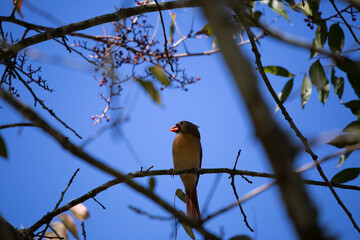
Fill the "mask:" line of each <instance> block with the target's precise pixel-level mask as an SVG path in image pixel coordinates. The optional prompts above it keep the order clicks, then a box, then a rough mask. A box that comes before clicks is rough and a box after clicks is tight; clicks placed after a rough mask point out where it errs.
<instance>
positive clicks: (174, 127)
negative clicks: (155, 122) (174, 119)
mask: <svg viewBox="0 0 360 240" xmlns="http://www.w3.org/2000/svg"><path fill="white" fill-rule="evenodd" d="M170 132H175V133H178V132H179V127H178V126H176V125H175V126H173V127H171V128H170Z"/></svg>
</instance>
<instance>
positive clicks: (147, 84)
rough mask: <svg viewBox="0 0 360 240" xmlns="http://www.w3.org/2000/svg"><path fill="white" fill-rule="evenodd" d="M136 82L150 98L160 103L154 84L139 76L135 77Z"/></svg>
mask: <svg viewBox="0 0 360 240" xmlns="http://www.w3.org/2000/svg"><path fill="white" fill-rule="evenodd" d="M136 81H137V82H138V83H140V85H141V86H142V87H143V89H144V90H145V91H146V92H147V93H148V94H149V96H150V97H151V99H152V100H154V102H156V103H157V104H159V105H161V99H160V94H159V92H158V91H157V90H156V89H155V87H154V84H153V83H152V82H150V81H144V80H141V79H140V78H138V79H136Z"/></svg>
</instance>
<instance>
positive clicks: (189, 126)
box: [170, 121, 200, 138]
mask: <svg viewBox="0 0 360 240" xmlns="http://www.w3.org/2000/svg"><path fill="white" fill-rule="evenodd" d="M170 131H171V132H175V133H190V134H193V135H195V136H197V137H198V138H200V132H199V130H198V126H196V125H195V124H193V123H191V122H188V121H180V122H178V123H177V124H175V126H173V127H172V128H170Z"/></svg>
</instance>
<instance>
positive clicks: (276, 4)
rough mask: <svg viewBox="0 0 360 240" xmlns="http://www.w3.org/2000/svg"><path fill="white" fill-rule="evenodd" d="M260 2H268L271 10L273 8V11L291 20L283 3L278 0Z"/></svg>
mask: <svg viewBox="0 0 360 240" xmlns="http://www.w3.org/2000/svg"><path fill="white" fill-rule="evenodd" d="M262 3H265V4H268V5H269V7H271V9H272V10H274V11H275V12H277V13H278V14H280V15H281V16H283V17H284V18H286V20H288V21H289V22H291V21H290V19H289V16H288V15H287V13H286V11H285V7H284V5H283V3H282V2H281V1H280V0H263V1H262Z"/></svg>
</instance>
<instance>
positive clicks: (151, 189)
mask: <svg viewBox="0 0 360 240" xmlns="http://www.w3.org/2000/svg"><path fill="white" fill-rule="evenodd" d="M155 184H156V182H155V178H154V177H150V179H149V190H150V191H154V189H155Z"/></svg>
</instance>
